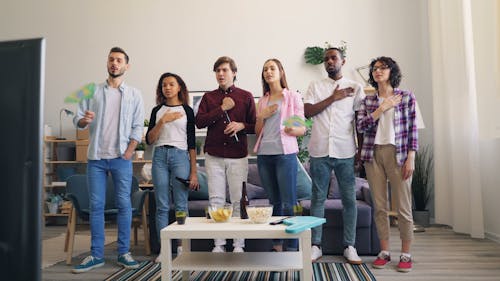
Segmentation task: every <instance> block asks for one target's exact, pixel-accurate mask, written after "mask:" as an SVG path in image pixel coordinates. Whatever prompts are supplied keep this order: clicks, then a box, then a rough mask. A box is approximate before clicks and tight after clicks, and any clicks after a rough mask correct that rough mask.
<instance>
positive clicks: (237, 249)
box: [233, 247, 245, 253]
mask: <svg viewBox="0 0 500 281" xmlns="http://www.w3.org/2000/svg"><path fill="white" fill-rule="evenodd" d="M244 252H245V251H244V250H243V248H241V247H235V248H234V249H233V253H244Z"/></svg>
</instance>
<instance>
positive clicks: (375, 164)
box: [357, 57, 418, 272]
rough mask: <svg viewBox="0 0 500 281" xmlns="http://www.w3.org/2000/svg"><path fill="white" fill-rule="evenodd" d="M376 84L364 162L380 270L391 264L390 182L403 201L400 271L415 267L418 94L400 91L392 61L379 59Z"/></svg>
mask: <svg viewBox="0 0 500 281" xmlns="http://www.w3.org/2000/svg"><path fill="white" fill-rule="evenodd" d="M369 82H370V84H371V85H372V86H373V87H375V89H377V92H376V93H375V94H373V95H367V96H366V98H365V99H364V100H363V103H362V104H361V108H360V110H359V111H358V113H357V117H358V118H357V120H358V121H357V128H358V131H359V132H361V133H363V134H364V141H363V147H362V150H361V160H362V161H363V162H364V164H365V169H366V175H367V178H368V182H369V184H370V190H371V193H372V197H373V201H374V205H375V223H376V225H377V231H378V236H379V239H380V247H381V249H382V250H381V252H380V253H379V255H378V257H377V259H376V260H375V261H374V262H373V267H374V268H384V267H385V265H386V264H387V263H389V262H390V260H391V258H390V253H389V218H388V216H387V208H386V206H387V179H389V182H390V184H391V187H392V192H393V194H392V196H394V197H395V198H396V200H397V203H398V223H399V231H400V237H401V243H402V246H401V256H400V261H399V264H398V271H401V272H409V271H410V270H411V268H412V261H411V255H410V246H411V241H412V240H413V217H412V211H411V202H412V201H411V177H412V174H413V170H414V167H415V165H414V159H415V151H417V149H418V134H417V125H416V120H415V118H416V114H415V106H416V100H415V96H414V95H413V93H411V92H409V91H405V90H401V89H398V88H397V87H398V86H399V83H400V82H401V71H400V69H399V66H398V65H397V63H396V62H395V61H394V60H393V59H392V58H390V57H379V58H376V59H374V60H373V61H372V62H371V64H370V79H369Z"/></svg>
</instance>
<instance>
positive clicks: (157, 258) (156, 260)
mask: <svg viewBox="0 0 500 281" xmlns="http://www.w3.org/2000/svg"><path fill="white" fill-rule="evenodd" d="M160 262H161V259H160V255H158V256H157V257H156V259H155V263H160Z"/></svg>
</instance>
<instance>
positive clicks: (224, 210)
mask: <svg viewBox="0 0 500 281" xmlns="http://www.w3.org/2000/svg"><path fill="white" fill-rule="evenodd" d="M208 214H209V215H210V217H211V218H212V219H213V220H214V221H215V222H227V221H229V219H230V218H231V216H232V215H233V205H231V204H224V205H210V206H208Z"/></svg>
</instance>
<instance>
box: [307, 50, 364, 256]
mask: <svg viewBox="0 0 500 281" xmlns="http://www.w3.org/2000/svg"><path fill="white" fill-rule="evenodd" d="M344 64H345V58H344V54H343V52H342V50H340V49H338V48H329V49H328V50H326V51H325V55H324V65H325V70H326V72H327V73H328V78H325V79H323V80H320V81H316V82H312V83H311V84H310V85H309V89H308V90H307V93H306V95H305V98H304V113H305V116H306V117H312V118H313V127H312V131H311V139H310V141H309V154H310V156H311V159H310V163H311V167H310V171H311V178H312V195H311V215H312V216H316V217H320V218H323V217H324V216H325V207H324V203H325V200H326V198H327V194H328V187H329V183H330V174H331V172H332V169H333V170H334V172H335V175H336V177H337V182H338V184H339V191H340V195H341V199H342V205H343V206H344V210H343V215H342V218H343V222H344V237H343V241H344V242H343V243H344V247H345V250H344V257H345V258H346V260H347V261H348V262H349V263H352V264H360V263H361V259H360V258H359V256H358V254H357V252H356V248H355V247H354V244H355V241H356V220H357V209H356V191H355V189H354V186H355V176H354V158H355V155H356V142H355V133H354V125H353V124H354V118H355V111H356V110H358V109H359V106H360V104H361V101H362V100H363V98H364V97H365V94H364V91H363V87H362V86H361V84H359V83H357V82H355V81H352V80H349V79H347V78H344V77H343V76H342V66H343V65H344ZM322 230H323V228H322V226H318V227H315V228H313V230H312V237H311V240H312V241H311V242H312V249H311V259H312V260H313V261H316V260H318V259H319V258H321V256H322V255H323V253H322V251H321V238H322V237H321V236H322Z"/></svg>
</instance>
